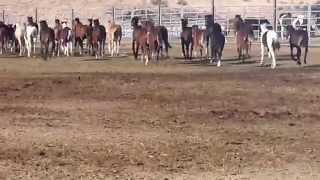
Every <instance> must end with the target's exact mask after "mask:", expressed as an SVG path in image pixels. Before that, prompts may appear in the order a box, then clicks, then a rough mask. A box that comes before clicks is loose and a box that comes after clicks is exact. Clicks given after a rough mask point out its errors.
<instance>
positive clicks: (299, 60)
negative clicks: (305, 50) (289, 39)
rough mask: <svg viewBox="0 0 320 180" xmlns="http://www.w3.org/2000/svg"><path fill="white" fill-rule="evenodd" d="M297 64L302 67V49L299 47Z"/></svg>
mask: <svg viewBox="0 0 320 180" xmlns="http://www.w3.org/2000/svg"><path fill="white" fill-rule="evenodd" d="M297 64H298V65H301V47H297Z"/></svg>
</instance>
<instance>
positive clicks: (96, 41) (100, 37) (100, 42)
mask: <svg viewBox="0 0 320 180" xmlns="http://www.w3.org/2000/svg"><path fill="white" fill-rule="evenodd" d="M93 23H94V26H93V29H92V38H91V40H92V41H91V44H92V47H93V53H94V54H95V56H96V59H98V58H100V57H102V56H103V54H104V48H105V43H106V37H107V33H106V28H105V27H104V26H102V25H100V22H99V20H98V19H95V20H94V22H93Z"/></svg>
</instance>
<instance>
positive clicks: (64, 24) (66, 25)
mask: <svg viewBox="0 0 320 180" xmlns="http://www.w3.org/2000/svg"><path fill="white" fill-rule="evenodd" d="M61 25H62V28H63V29H64V28H66V27H68V23H67V21H63V22H61Z"/></svg>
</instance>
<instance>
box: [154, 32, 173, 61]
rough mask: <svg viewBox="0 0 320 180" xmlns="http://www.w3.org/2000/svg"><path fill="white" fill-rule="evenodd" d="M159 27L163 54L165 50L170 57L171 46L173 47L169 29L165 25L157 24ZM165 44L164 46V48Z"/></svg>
mask: <svg viewBox="0 0 320 180" xmlns="http://www.w3.org/2000/svg"><path fill="white" fill-rule="evenodd" d="M156 28H158V29H159V39H160V51H161V54H162V52H163V50H164V51H165V52H166V56H167V57H169V48H172V47H171V45H170V43H169V35H168V29H167V28H166V27H165V26H157V27H156ZM163 46H164V48H163Z"/></svg>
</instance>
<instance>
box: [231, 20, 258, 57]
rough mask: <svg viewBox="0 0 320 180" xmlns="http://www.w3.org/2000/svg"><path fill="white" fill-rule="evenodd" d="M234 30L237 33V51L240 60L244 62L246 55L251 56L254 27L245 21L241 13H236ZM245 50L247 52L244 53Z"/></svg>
mask: <svg viewBox="0 0 320 180" xmlns="http://www.w3.org/2000/svg"><path fill="white" fill-rule="evenodd" d="M234 30H235V35H236V44H237V51H238V54H239V60H241V59H242V61H243V62H244V60H245V58H246V56H247V57H249V50H250V48H251V41H252V39H254V32H253V27H252V26H251V25H250V24H248V23H246V22H244V21H243V19H242V18H241V16H240V15H236V16H235V19H234ZM244 51H245V52H246V54H244Z"/></svg>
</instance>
